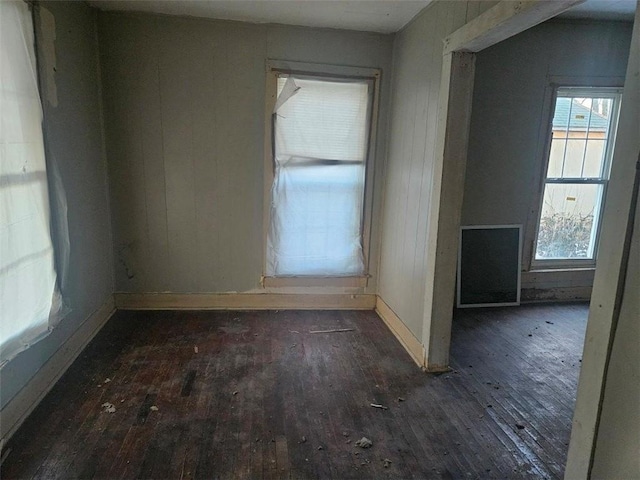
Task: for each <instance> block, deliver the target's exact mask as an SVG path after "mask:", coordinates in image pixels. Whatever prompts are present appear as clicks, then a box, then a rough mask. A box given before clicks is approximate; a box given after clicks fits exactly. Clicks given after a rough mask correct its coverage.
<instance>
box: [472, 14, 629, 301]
mask: <svg viewBox="0 0 640 480" xmlns="http://www.w3.org/2000/svg"><path fill="white" fill-rule="evenodd" d="M631 29H632V24H631V23H621V22H602V23H595V22H593V23H589V22H580V23H578V22H572V23H561V22H556V21H553V22H547V23H544V24H542V25H539V26H537V27H534V28H532V29H529V30H527V31H525V32H523V33H521V34H519V35H517V36H515V37H512V38H510V39H508V40H505V41H503V42H501V43H499V44H497V45H495V46H493V47H490V48H488V49H486V50H483V51H481V52H480V53H479V54H478V55H477V61H476V77H475V86H474V94H473V111H472V118H471V130H470V140H469V150H468V159H467V173H466V182H465V190H464V205H463V209H462V225H483V224H488V225H501V224H514V223H515V224H523V225H524V226H525V231H524V232H523V235H524V238H525V239H527V240H528V241H529V243H527V244H526V245H525V248H524V252H523V253H524V255H523V256H524V257H526V258H523V266H524V267H528V262H529V259H530V252H531V250H530V246H531V244H530V241H532V240H533V236H534V235H535V228H536V222H537V209H538V203H539V201H540V197H539V191H540V190H539V189H540V185H541V183H540V182H541V178H542V175H543V171H542V170H543V162H544V152H543V151H542V149H541V147H542V144H541V142H540V140H541V136H543V135H544V133H545V132H544V129H545V128H546V127H545V124H546V121H547V119H548V115H549V110H547V109H545V99H546V100H547V108H548V103H549V102H548V98H547V97H545V92H548V86H549V85H550V82H551V80H552V78H551V77H566V78H565V79H564V83H565V84H571V83H575V84H580V83H584V82H587V83H591V81H593V82H600V81H605V82H606V79H607V78H608V77H611V78H612V79H613V80H615V81H614V82H613V85H614V86H615V85H616V84H617V85H622V84H623V83H624V75H625V71H626V67H627V59H628V56H629V44H630V41H631ZM616 79H617V80H616ZM592 282H593V272H582V273H580V274H567V273H561V274H557V275H549V274H546V275H545V274H529V275H528V274H526V273H525V274H523V289H545V288H558V287H560V288H565V289H566V291H567V295H569V297H571V295H575V296H577V297H580V296H582V297H584V296H585V295H586V298H588V295H589V291H590V290H589V288H588V287H590V286H591V285H592ZM585 287H587V288H585ZM523 293H524V292H523ZM530 295H532V296H533V297H534V299H535V295H541V293H535V292H532V293H531V294H530Z"/></svg>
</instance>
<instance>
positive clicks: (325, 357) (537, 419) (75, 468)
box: [0, 304, 588, 479]
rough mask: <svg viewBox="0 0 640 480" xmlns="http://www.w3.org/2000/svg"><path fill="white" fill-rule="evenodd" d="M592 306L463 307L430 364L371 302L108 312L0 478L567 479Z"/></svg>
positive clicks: (23, 431)
mask: <svg viewBox="0 0 640 480" xmlns="http://www.w3.org/2000/svg"><path fill="white" fill-rule="evenodd" d="M587 314H588V307H587V306H586V305H584V304H568V305H538V306H524V307H513V308H491V309H469V310H460V311H458V312H456V315H455V319H454V325H453V332H452V350H451V352H452V354H451V371H450V372H449V373H446V374H442V375H429V374H425V373H423V372H421V371H419V370H418V369H417V367H415V364H414V363H413V361H412V360H411V359H410V357H409V356H408V354H407V353H406V352H405V351H404V350H403V349H402V347H401V346H400V345H399V344H398V342H397V341H396V339H395V337H394V336H393V335H392V334H391V333H390V332H389V330H387V328H386V327H385V325H384V323H383V322H382V321H381V320H380V319H379V318H378V317H377V316H376V314H375V313H374V312H364V311H353V312H345V311H329V312H328V311H281V312H277V311H270V312H118V313H117V314H116V315H115V316H114V317H113V318H112V319H111V320H110V321H109V322H108V324H107V325H106V326H105V328H104V329H103V330H102V331H101V332H100V333H99V334H98V335H97V336H96V338H95V339H94V341H92V342H91V344H90V345H89V346H88V347H87V348H86V349H85V351H84V352H83V353H82V355H81V356H80V357H79V358H78V359H77V360H76V361H75V362H74V364H73V365H72V366H71V367H70V368H69V370H68V371H67V373H66V374H65V375H64V376H63V377H62V378H61V380H60V381H59V382H58V384H57V385H56V386H55V387H54V388H53V390H52V391H51V392H50V393H49V395H47V397H46V398H45V399H44V400H43V402H42V403H41V404H40V406H39V407H38V408H36V410H35V411H34V412H33V414H32V415H31V416H30V417H29V418H28V419H27V421H26V422H25V423H24V425H23V426H22V427H21V428H20V430H18V432H17V433H16V434H15V435H14V437H13V438H12V439H11V440H10V442H9V444H8V445H7V447H6V448H7V449H9V450H10V451H9V454H8V456H7V458H6V460H5V461H4V463H3V464H2V466H1V470H0V476H1V478H3V479H10V478H61V479H72V478H109V479H111V478H157V479H160V478H176V479H211V478H221V479H227V478H239V479H243V478H264V479H282V478H339V479H350V478H354V479H358V478H416V479H423V478H444V479H454V478H455V479H457V478H482V479H484V478H496V479H504V478H514V479H516V478H550V479H556V478H562V475H563V470H564V464H565V462H566V455H567V448H568V447H567V445H568V442H569V435H570V427H571V417H572V414H573V408H574V403H575V394H576V388H577V379H578V374H579V369H580V362H581V358H580V357H581V354H582V345H583V340H584V331H585V326H586V318H587ZM327 329H353V330H352V331H345V332H337V333H318V334H312V333H309V332H310V331H313V330H327ZM105 403H110V404H113V406H114V407H115V409H116V411H115V412H113V413H108V412H107V411H106V408H105V407H103V404H105ZM372 403H375V404H380V405H383V406H384V407H386V408H384V409H382V408H374V407H371V406H370V405H371V404H372ZM363 436H364V437H367V438H369V439H370V440H372V441H373V446H372V447H371V448H368V449H362V448H359V447H357V446H355V443H356V441H357V440H359V439H360V438H361V437H363Z"/></svg>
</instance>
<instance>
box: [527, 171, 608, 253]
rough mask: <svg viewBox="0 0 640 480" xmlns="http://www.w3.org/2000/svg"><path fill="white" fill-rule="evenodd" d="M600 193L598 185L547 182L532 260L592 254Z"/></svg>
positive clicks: (600, 189)
mask: <svg viewBox="0 0 640 480" xmlns="http://www.w3.org/2000/svg"><path fill="white" fill-rule="evenodd" d="M601 196H602V187H601V185H593V184H587V185H578V184H547V185H546V186H545V190H544V200H543V205H542V215H541V217H540V226H539V229H538V242H537V246H536V260H548V259H568V258H584V259H589V258H593V256H594V246H595V231H594V228H595V226H596V224H597V222H598V218H597V217H598V214H599V213H598V212H599V205H600V197H601Z"/></svg>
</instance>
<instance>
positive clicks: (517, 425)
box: [516, 423, 524, 430]
mask: <svg viewBox="0 0 640 480" xmlns="http://www.w3.org/2000/svg"><path fill="white" fill-rule="evenodd" d="M516 427H517V428H518V430H524V425H521V424H519V423H516Z"/></svg>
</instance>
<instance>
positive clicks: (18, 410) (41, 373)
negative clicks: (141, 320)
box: [0, 295, 115, 444]
mask: <svg viewBox="0 0 640 480" xmlns="http://www.w3.org/2000/svg"><path fill="white" fill-rule="evenodd" d="M114 312H115V304H114V301H113V296H111V295H110V296H109V298H108V299H107V301H106V302H105V303H104V305H102V306H101V307H100V308H99V309H98V310H96V311H95V312H94V313H93V314H91V316H89V318H87V319H86V320H85V321H84V323H83V324H82V325H80V327H79V328H78V329H77V330H76V331H75V332H74V333H73V334H72V335H71V337H69V338H68V339H67V341H66V342H64V343H63V344H62V345H61V346H60V348H58V350H57V351H56V352H55V353H54V354H53V355H52V356H51V358H49V360H47V362H46V363H45V364H44V365H43V366H42V367H41V368H40V370H38V371H37V372H36V374H35V375H34V376H33V377H32V378H31V380H29V382H28V383H27V384H26V385H25V386H24V387H23V388H22V390H20V391H19V392H18V394H17V395H16V396H15V397H13V398H12V399H11V400H10V401H9V403H8V404H7V405H5V407H4V408H3V409H2V411H0V418H1V421H0V438H1V441H0V443H1V444H5V442H6V441H8V440H9V438H11V435H13V434H14V433H15V431H16V430H17V429H18V428H19V427H20V425H22V422H24V420H25V419H26V418H27V417H28V416H29V415H30V414H31V412H32V411H33V409H34V408H36V406H38V404H39V403H40V401H41V400H42V399H43V398H44V397H45V395H46V394H47V393H49V390H51V388H53V386H54V385H55V384H56V382H57V381H58V380H59V379H60V377H61V376H62V375H63V374H64V372H66V371H67V369H68V368H69V367H70V366H71V364H72V363H73V361H74V360H75V359H76V358H77V357H78V355H80V353H81V352H82V350H84V348H85V347H86V346H87V344H88V343H89V342H90V341H91V340H92V339H93V337H94V336H95V335H96V334H97V333H98V332H99V331H100V329H101V328H102V327H103V326H104V324H105V323H106V322H107V320H109V318H111V315H113V313H114Z"/></svg>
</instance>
